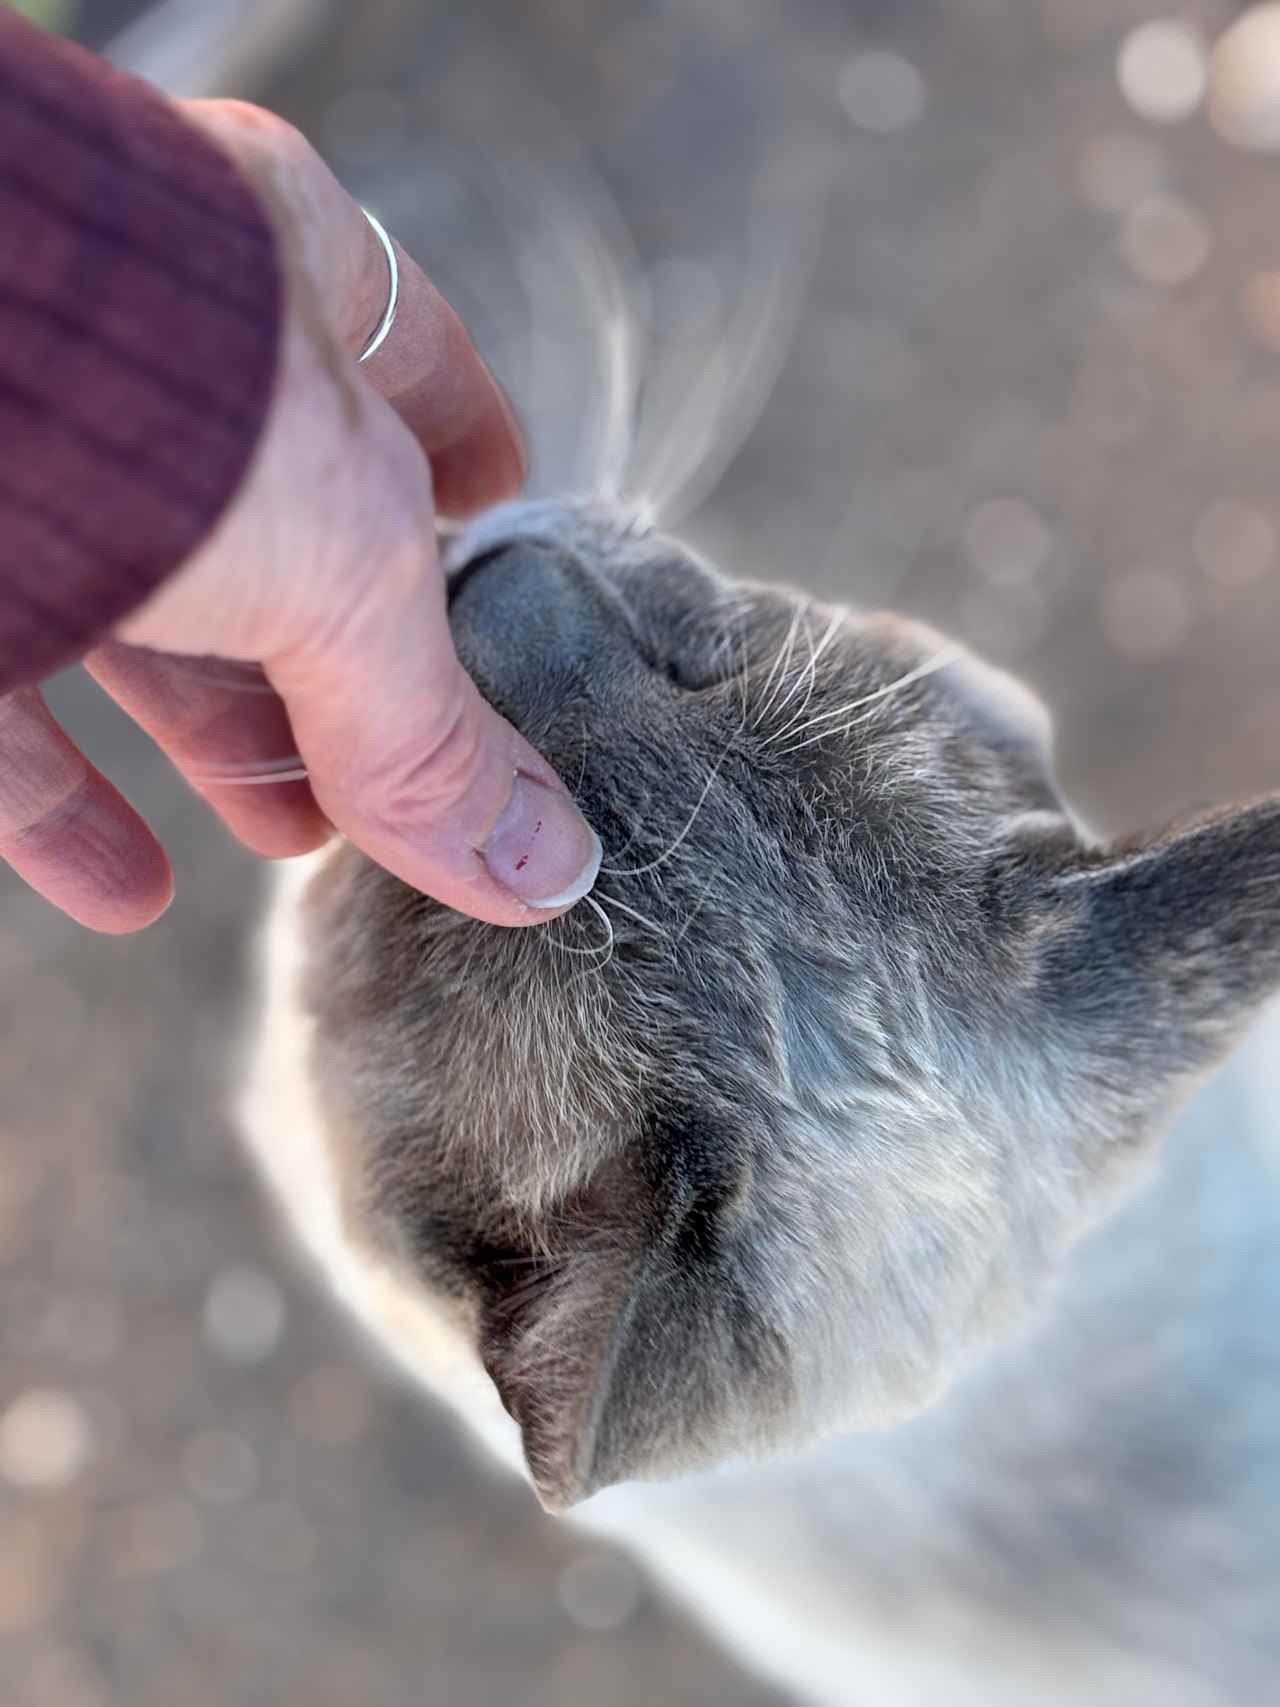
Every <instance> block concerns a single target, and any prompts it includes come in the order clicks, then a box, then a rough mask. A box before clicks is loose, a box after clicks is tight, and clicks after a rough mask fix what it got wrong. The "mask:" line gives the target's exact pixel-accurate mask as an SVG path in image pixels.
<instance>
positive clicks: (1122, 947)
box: [302, 504, 1280, 1506]
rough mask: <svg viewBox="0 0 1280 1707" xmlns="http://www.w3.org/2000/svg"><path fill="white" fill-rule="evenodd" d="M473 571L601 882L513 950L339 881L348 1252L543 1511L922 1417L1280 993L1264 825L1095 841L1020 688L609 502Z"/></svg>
mask: <svg viewBox="0 0 1280 1707" xmlns="http://www.w3.org/2000/svg"><path fill="white" fill-rule="evenodd" d="M454 564H455V575H454V582H453V595H452V613H453V626H454V632H455V637H456V640H457V644H458V648H459V651H460V654H461V656H462V658H463V661H464V663H465V664H466V665H467V666H468V668H469V669H470V670H471V672H472V674H473V675H474V676H475V678H476V679H477V681H478V682H479V684H480V686H481V688H482V690H483V691H484V692H485V693H486V694H487V695H488V697H489V698H490V699H491V700H492V702H493V703H494V704H495V705H496V706H497V707H498V708H499V709H500V710H501V711H503V712H504V713H505V714H506V715H508V716H509V717H510V718H511V719H512V721H513V722H514V723H516V724H517V726H518V727H519V728H520V729H521V730H522V732H523V733H524V734H525V735H527V736H528V737H529V739H530V740H532V741H533V742H534V743H535V744H536V745H538V746H539V747H540V748H541V749H542V750H543V752H545V753H546V755H547V757H548V758H549V759H550V760H551V761H552V762H553V763H554V764H555V765H556V766H557V768H558V769H559V771H560V773H561V775H562V776H564V777H565V779H566V781H567V782H568V784H569V785H570V786H571V787H573V788H574V790H575V793H576V794H577V797H578V798H579V800H580V802H581V804H582V806H583V809H584V811H585V812H586V814H587V816H588V818H589V819H590V820H591V821H592V823H593V824H594V825H595V827H596V829H597V830H598V832H599V833H600V835H601V838H602V841H603V844H604V848H605V859H604V866H603V869H602V874H601V877H600V880H599V883H598V885H597V888H596V890H595V892H594V895H593V900H594V901H595V902H596V904H597V905H596V907H595V909H592V908H590V907H587V906H580V907H578V908H576V909H574V910H573V912H571V913H570V914H569V915H568V916H566V917H565V918H563V919H561V920H558V921H555V922H553V923H551V924H550V925H547V926H543V927H540V928H535V929H531V930H525V931H503V930H499V929H497V928H495V927H491V926H488V925H484V924H480V923H477V922H475V921H472V920H468V919H463V918H461V917H459V916H457V915H453V914H450V913H447V912H445V911H444V910H443V909H441V908H440V907H438V906H436V905H435V904H433V903H432V902H430V901H428V900H427V899H425V898H424V897H422V896H420V895H418V894H416V893H414V892H412V891H410V890H408V889H406V888H405V887H404V886H403V885H402V884H400V883H399V882H397V881H396V880H395V879H394V878H392V877H390V876H388V875H387V874H386V873H385V872H383V871H381V870H380V869H378V868H377V867H375V866H373V865H372V864H371V863H370V862H368V861H367V860H365V859H364V858H363V857H362V856H360V855H359V854H358V853H357V852H356V851H355V850H353V849H351V848H349V847H340V848H339V849H337V850H336V851H334V852H333V853H332V854H331V855H330V856H328V857H327V859H326V861H325V862H324V865H323V869H322V870H321V872H320V874H319V875H318V876H317V877H316V878H315V880H314V881H313V883H312V885H311V887H310V890H309V893H308V895H307V898H306V901H305V904H304V907H303V912H302V918H303V921H304V926H303V928H304V959H305V974H304V979H303V984H302V1000H303V1005H304V1007H305V1009H306V1010H307V1012H308V1013H309V1015H310V1016H311V1017H310V1020H309V1025H310V1027H311V1029H312V1032H313V1045H312V1051H311V1067H310V1072H311V1077H312V1091H313V1094H314V1098H315V1105H316V1109H317V1114H318V1118H319V1120H320V1121H321V1123H322V1125H323V1129H324V1142H325V1144H326V1145H327V1148H328V1152H329V1165H330V1167H331V1169H332V1177H333V1180H334V1182H335V1190H336V1192H337V1193H338V1195H339V1197H340V1200H341V1205H342V1212H343V1215H344V1217H345V1223H344V1224H345V1229H346V1231H345V1237H346V1238H347V1240H348V1241H349V1243H350V1244H351V1246H352V1247H353V1248H355V1249H358V1250H361V1251H363V1252H364V1253H365V1254H366V1256H367V1257H368V1258H369V1260H371V1261H374V1262H376V1263H380V1264H383V1265H389V1267H390V1268H391V1269H392V1270H394V1272H395V1274H396V1275H397V1276H399V1277H400V1282H399V1283H401V1284H403V1285H405V1286H408V1287H410V1288H412V1289H414V1290H415V1291H416V1292H417V1293H418V1294H419V1295H420V1296H421V1297H422V1298H424V1299H426V1300H427V1301H428V1302H429V1303H430V1304H431V1307H432V1308H433V1309H436V1310H438V1312H439V1313H440V1315H441V1317H442V1319H444V1318H447V1319H448V1321H449V1322H450V1323H451V1324H452V1326H453V1327H454V1328H456V1330H457V1331H458V1332H459V1333H460V1334H461V1335H462V1336H463V1339H464V1340H465V1341H466V1342H467V1343H468V1344H469V1345H470V1346H471V1347H472V1348H473V1350H474V1353H475V1355H476V1356H477V1357H478V1358H479V1359H480V1360H481V1361H482V1362H483V1364H484V1367H485V1368H486V1369H487V1370H488V1372H489V1374H490V1376H491V1377H492V1379H493V1381H494V1383H495V1384H496V1387H497V1390H498V1392H499V1393H500V1395H501V1398H502V1401H503V1403H504V1405H505V1406H506V1408H507V1410H508V1411H509V1413H510V1414H511V1415H512V1416H513V1417H514V1418H515V1419H516V1421H517V1423H518V1424H519V1426H520V1429H521V1433H522V1437H523V1445H524V1451H525V1454H526V1457H527V1461H528V1464H529V1468H530V1470H531V1473H532V1476H533V1479H534V1482H535V1484H536V1486H537V1488H538V1490H539V1493H540V1495H541V1496H542V1498H543V1499H544V1501H545V1502H546V1503H548V1504H549V1505H552V1506H563V1505H565V1504H569V1503H572V1502H574V1501H576V1500H578V1499H581V1498H583V1497H585V1496H586V1495H588V1494H590V1493H592V1492H593V1491H594V1490H596V1489H597V1488H600V1487H603V1486H605V1485H607V1484H608V1483H610V1482H614V1481H617V1480H619V1479H621V1478H629V1477H635V1476H655V1475H659V1476H665V1475H669V1474H673V1473H676V1472H679V1471H682V1470H685V1469H688V1468H691V1467H694V1466H698V1465H702V1464H706V1463H709V1462H713V1461H716V1460H719V1459H721V1458H724V1457H728V1456H734V1455H738V1454H742V1453H759V1452H763V1451H770V1450H773V1449H775V1448H777V1447H779V1446H781V1445H783V1444H785V1443H789V1442H794V1441H798V1440H802V1439H805V1438H808V1437H810V1436H813V1435H816V1434H819V1433H824V1432H830V1431H833V1430H838V1429H849V1428H856V1427H866V1426H882V1425H884V1424H885V1423H889V1422H893V1421H896V1420H898V1419H901V1418H903V1417H905V1416H907V1415H909V1414H911V1413H912V1412H914V1411H916V1410H918V1409H919V1408H920V1407H921V1406H923V1405H924V1404H926V1403H927V1402H928V1401H929V1400H930V1399H931V1398H932V1397H933V1396H934V1395H935V1394H936V1392H937V1391H938V1389H939V1388H940V1386H942V1385H943V1384H945V1383H946V1381H947V1380H948V1379H949V1378H950V1377H951V1376H952V1375H953V1374H954V1372H955V1370H956V1369H957V1367H958V1366H959V1365H960V1364H961V1363H962V1361H963V1360H964V1358H965V1357H966V1355H967V1354H969V1353H970V1352H971V1350H972V1349H973V1348H975V1347H979V1346H982V1345H984V1344H986V1343H988V1342H989V1341H990V1340H991V1338H992V1337H993V1335H996V1334H997V1333H999V1332H1001V1331H1003V1330H1004V1328H1005V1325H1006V1324H1007V1323H1008V1322H1009V1321H1010V1320H1011V1318H1013V1317H1014V1316H1015V1315H1016V1314H1017V1313H1018V1312H1020V1311H1022V1310H1025V1308H1026V1307H1027V1305H1028V1303H1029V1302H1030V1301H1031V1300H1032V1299H1034V1298H1035V1296H1036V1295H1037V1293H1038V1291H1039V1289H1040V1287H1041V1285H1042V1283H1043V1281H1044V1280H1045V1278H1046V1277H1047V1276H1048V1275H1049V1274H1051V1273H1052V1271H1053V1268H1054V1264H1055V1262H1056V1260H1057V1257H1058V1255H1059V1253H1060V1252H1061V1250H1062V1249H1063V1247H1064V1245H1065V1244H1066V1243H1067V1242H1068V1241H1069V1240H1070V1238H1071V1237H1072V1236H1074V1235H1075V1234H1076V1233H1077V1232H1079V1231H1080V1230H1081V1229H1082V1228H1083V1227H1084V1226H1085V1225H1087V1224H1088V1223H1089V1221H1090V1220H1091V1219H1092V1218H1093V1217H1094V1216H1095V1215H1096V1214H1097V1213H1098V1211H1099V1209H1100V1208H1101V1207H1102V1206H1103V1205H1104V1204H1105V1203H1106V1202H1107V1201H1108V1199H1109V1197H1110V1195H1111V1194H1112V1193H1113V1191H1114V1187H1115V1184H1116V1182H1117V1181H1119V1180H1121V1179H1123V1178H1125V1177H1126V1176H1127V1175H1128V1174H1129V1173H1130V1172H1131V1171H1132V1168H1133V1165H1134V1163H1135V1161H1136V1160H1138V1159H1139V1158H1140V1157H1141V1156H1142V1155H1143V1154H1144V1153H1145V1151H1146V1149H1147V1147H1148V1140H1149V1139H1150V1137H1151V1135H1152V1133H1153V1132H1154V1131H1156V1130H1158V1129H1159V1127H1160V1126H1161V1124H1162V1122H1163V1121H1164V1120H1165V1118H1166V1117H1167V1116H1168V1114H1169V1112H1170V1111H1171V1110H1172V1109H1173V1108H1174V1107H1175V1106H1176V1105H1177V1103H1178V1102H1179V1100H1180V1099H1181V1098H1182V1097H1183V1096H1185V1094H1186V1093H1187V1092H1188V1091H1189V1089H1191V1088H1192V1087H1193V1086H1194V1084H1195V1083H1196V1082H1197V1080H1198V1079H1199V1078H1200V1077H1202V1076H1203V1074H1204V1073H1205V1072H1206V1071H1207V1070H1208V1069H1209V1068H1210V1067H1211V1066H1212V1065H1213V1064H1214V1062H1215V1061H1216V1060H1217V1059H1218V1058H1219V1057H1220V1056H1221V1054H1222V1053H1223V1052H1224V1051H1225V1050H1226V1048H1227V1047H1228V1046H1229V1044H1230V1043H1231V1041H1232V1039H1233V1038H1234V1037H1235V1036H1236V1035H1237V1033H1238V1031H1239V1029H1240V1028H1241V1027H1242V1026H1243V1025H1244V1023H1245V1022H1246V1021H1247V1019H1248V1018H1249V1016H1250V1015H1251V1013H1252V1012H1253V1010H1254V1009H1255V1008H1256V1006H1257V1005H1258V1004H1259V1003H1260V1002H1261V1000H1262V999H1263V998H1264V997H1265V996H1266V995H1267V994H1268V993H1269V992H1270V991H1271V990H1272V989H1273V988H1274V987H1275V985H1276V984H1277V982H1280V884H1278V883H1277V877H1278V876H1280V810H1278V809H1277V807H1276V806H1275V805H1274V804H1265V803H1264V804H1262V805H1260V806H1258V807H1255V808H1250V809H1244V810H1242V811H1240V812H1238V813H1235V814H1229V815H1220V816H1218V817H1217V818H1211V819H1207V820H1205V821H1203V822H1202V823H1201V824H1199V825H1196V826H1192V827H1190V828H1188V829H1186V830H1183V831H1180V832H1176V833H1175V832H1168V833H1162V834H1161V835H1158V836H1156V837H1154V838H1152V839H1150V840H1148V841H1145V842H1141V843H1134V844H1133V845H1131V846H1126V847H1125V848H1122V849H1108V848H1104V847H1099V846H1095V845H1094V844H1092V843H1091V842H1089V841H1088V840H1087V839H1086V838H1084V837H1082V835H1081V833H1080V831H1079V829H1078V827H1077V825H1076V824H1075V822H1074V820H1073V819H1072V817H1071V815H1070V813H1069V811H1068V809H1067V807H1066V806H1065V805H1064V804H1063V803H1062V802H1061V800H1060V799H1059V796H1058V794H1057V791H1056V788H1055V786H1054V784H1053V779H1052V775H1051V770H1050V766H1049V763H1048V757H1047V752H1046V734H1047V725H1046V722H1045V719H1044V717H1043V714H1042V713H1041V712H1040V711H1039V710H1038V708H1036V707H1035V705H1034V702H1031V701H1030V699H1029V696H1027V695H1026V694H1025V692H1024V691H1023V690H1020V689H1018V688H1017V687H1016V686H1015V685H1014V684H1011V683H1009V682H1008V681H1007V679H1005V678H1002V677H1000V676H999V674H998V673H997V672H993V671H990V670H988V669H986V667H985V666H983V665H981V664H980V663H978V662H977V661H976V660H973V659H970V658H968V657H958V656H956V654H955V650H954V649H953V648H950V647H948V645H947V643H946V642H944V641H943V640H942V639H941V638H940V637H939V636H937V635H935V634H933V633H931V632H930V631H928V630H925V629H922V628H920V627H919V626H918V625H915V624H912V623H908V622H904V621H900V620H897V619H893V618H888V617H882V616H872V617H865V616H859V615H854V614H850V613H840V612H831V611H826V610H822V609H819V608H818V607H816V606H814V605H812V604H811V603H810V602H809V601H806V600H803V599H801V598H800V596H799V595H796V594H791V593H789V592H786V591H784V590H780V589H778V588H767V587H752V586H743V585H737V584H734V583H731V582H729V581H726V580H725V579H723V578H722V577H721V576H720V575H718V574H716V573H715V572H713V571H712V570H710V569H709V568H707V567H706V566H705V565H703V564H701V563H699V562H698V561H697V560H695V559H694V558H693V557H692V556H691V554H689V553H687V552H685V551H683V550H682V549H681V548H680V547H678V546H676V545H674V544H673V543H672V542H670V541H668V540H663V539H660V538H658V537H656V536H653V535H651V534H647V533H645V532H643V531H642V530H640V529H637V528H636V527H634V526H633V525H632V524H631V522H630V521H629V520H628V518H626V517H623V516H620V515H619V514H617V513H615V512H612V511H609V510H605V509H600V508H597V507H591V506H578V505H553V504H543V505H526V506H514V507H510V508H508V509H507V510H505V511H500V512H496V513H495V514H494V515H493V516H491V517H489V518H486V519H485V520H484V521H482V522H481V523H480V524H479V525H478V526H477V527H476V528H474V529H473V530H472V531H471V533H470V535H468V536H466V537H464V539H463V540H462V542H460V544H459V545H458V546H457V547H455V550H454ZM606 923H607V924H608V926H610V927H611V937H610V936H609V935H608V934H607V933H606V930H605V928H604V927H605V924H606Z"/></svg>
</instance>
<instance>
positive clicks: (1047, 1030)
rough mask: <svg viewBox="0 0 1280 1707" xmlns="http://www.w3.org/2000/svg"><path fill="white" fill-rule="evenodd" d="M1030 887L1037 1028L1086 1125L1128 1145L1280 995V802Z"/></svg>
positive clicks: (1107, 856)
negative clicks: (1110, 1128)
mask: <svg viewBox="0 0 1280 1707" xmlns="http://www.w3.org/2000/svg"><path fill="white" fill-rule="evenodd" d="M1029 887H1030V889H1031V890H1032V891H1033V892H1034V904H1033V907H1032V908H1031V909H1030V910H1029V911H1030V921H1029V926H1028V930H1029V934H1030V935H1031V937H1032V938H1033V939H1034V940H1035V942H1036V951H1035V953H1034V956H1033V957H1031V960H1030V962H1029V963H1030V964H1032V965H1033V966H1034V994H1033V997H1032V1000H1031V1001H1030V1002H1029V1004H1028V1010H1027V1011H1028V1012H1029V1014H1030V1016H1031V1018H1032V1020H1033V1030H1034V1032H1035V1033H1036V1035H1038V1037H1039V1038H1040V1040H1041V1041H1040V1045H1039V1047H1040V1049H1041V1052H1042V1053H1043V1054H1044V1055H1045V1056H1046V1057H1052V1060H1053V1063H1054V1067H1055V1073H1056V1075H1057V1077H1058V1080H1059V1082H1060V1083H1061V1084H1062V1085H1063V1086H1064V1088H1065V1087H1068V1086H1070V1087H1073V1088H1072V1089H1071V1090H1070V1091H1069V1092H1065V1094H1069V1095H1071V1096H1073V1097H1075V1098H1076V1099H1077V1106H1078V1107H1079V1112H1080V1115H1081V1118H1082V1120H1083V1121H1086V1122H1087V1123H1088V1124H1090V1125H1092V1126H1094V1127H1095V1129H1097V1130H1101V1129H1102V1128H1103V1127H1104V1126H1105V1124H1106V1122H1107V1121H1112V1122H1114V1124H1115V1128H1116V1130H1115V1131H1114V1138H1115V1139H1116V1140H1123V1139H1124V1138H1125V1137H1126V1136H1127V1128H1128V1126H1129V1122H1130V1120H1131V1121H1132V1122H1133V1123H1134V1124H1135V1125H1138V1126H1140V1125H1142V1124H1143V1123H1144V1122H1145V1123H1147V1124H1150V1123H1151V1122H1152V1121H1153V1120H1154V1118H1155V1117H1156V1116H1157V1115H1158V1114H1159V1113H1160V1111H1161V1108H1162V1106H1167V1105H1169V1104H1170V1103H1174V1102H1176V1101H1177V1100H1178V1097H1179V1095H1180V1093H1182V1092H1184V1091H1185V1090H1186V1089H1189V1088H1191V1087H1193V1086H1194V1083H1195V1082H1196V1080H1197V1079H1198V1078H1200V1077H1202V1076H1203V1074H1204V1073H1205V1072H1206V1071H1207V1070H1208V1069H1210V1068H1212V1067H1213V1066H1215V1065H1216V1064H1217V1063H1218V1061H1219V1060H1221V1058H1222V1057H1223V1056H1224V1055H1225V1053H1226V1052H1227V1050H1228V1049H1229V1048H1230V1046H1231V1044H1232V1043H1233V1042H1234V1041H1235V1040H1236V1038H1237V1037H1238V1036H1239V1035H1240V1033H1241V1032H1242V1030H1243V1028H1244V1027H1245V1026H1246V1025H1247V1024H1248V1023H1249V1021H1250V1020H1251V1019H1252V1018H1253V1016H1254V1014H1255V1012H1256V1011H1257V1009H1258V1008H1259V1007H1260V1006H1261V1004H1262V1003H1263V1002H1264V1001H1265V1000H1266V999H1267V998H1268V997H1269V996H1271V995H1272V994H1274V993H1276V991H1277V990H1278V989H1280V800H1277V799H1273V800H1266V801H1261V802H1259V803H1257V804H1256V805H1252V806H1246V807H1241V808H1237V809H1235V810H1231V811H1227V812H1218V813H1215V814H1213V815H1212V816H1209V817H1205V818H1203V819H1201V820H1199V821H1197V822H1192V823H1190V824H1187V825H1183V826H1181V827H1177V828H1175V829H1172V830H1169V831H1166V832H1163V833H1161V834H1158V835H1155V836H1152V837H1149V838H1147V839H1145V840H1140V841H1135V842H1130V843H1126V844H1121V845H1118V846H1115V847H1111V848H1104V849H1096V850H1094V849H1080V848H1078V847H1074V848H1072V849H1071V850H1070V851H1069V852H1067V853H1066V854H1065V855H1063V854H1062V853H1061V852H1059V853H1058V854H1056V855H1051V856H1050V858H1049V869H1048V870H1047V871H1045V870H1042V872H1041V874H1040V876H1039V877H1033V878H1032V880H1031V883H1030V885H1029ZM1126 1116H1127V1118H1126Z"/></svg>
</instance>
